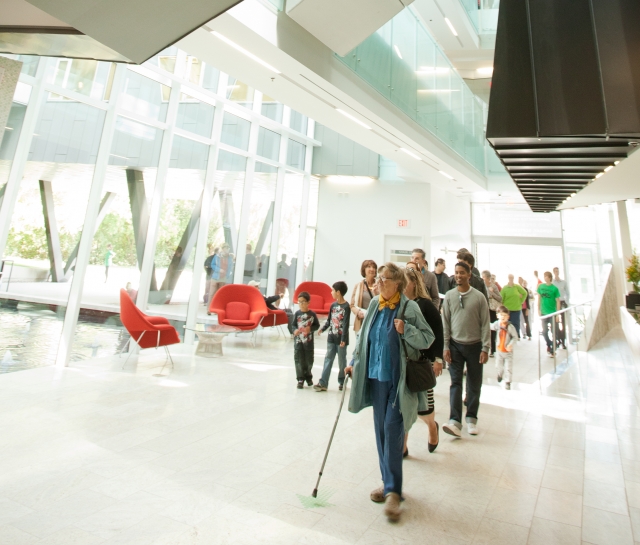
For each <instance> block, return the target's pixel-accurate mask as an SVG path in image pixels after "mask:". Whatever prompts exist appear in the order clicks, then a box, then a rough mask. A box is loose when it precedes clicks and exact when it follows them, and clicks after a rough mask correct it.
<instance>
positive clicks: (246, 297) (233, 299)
mask: <svg viewBox="0 0 640 545" xmlns="http://www.w3.org/2000/svg"><path fill="white" fill-rule="evenodd" d="M209 313H210V314H217V315H218V323H219V324H223V325H229V326H233V327H237V328H238V329H241V330H242V331H255V330H256V329H257V328H258V326H259V325H260V322H261V321H262V319H263V318H264V317H265V316H267V315H268V314H269V311H268V309H267V305H266V303H265V302H264V298H263V297H262V294H261V293H260V291H258V290H257V289H256V288H254V287H253V286H245V285H244V284H227V285H226V286H222V287H221V288H220V289H219V290H218V291H216V293H215V295H214V296H213V298H212V299H211V302H210V303H209Z"/></svg>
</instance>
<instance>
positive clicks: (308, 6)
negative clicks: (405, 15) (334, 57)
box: [286, 0, 413, 56]
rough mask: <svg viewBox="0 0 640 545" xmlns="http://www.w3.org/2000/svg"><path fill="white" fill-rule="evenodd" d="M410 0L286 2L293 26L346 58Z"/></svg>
mask: <svg viewBox="0 0 640 545" xmlns="http://www.w3.org/2000/svg"><path fill="white" fill-rule="evenodd" d="M412 2H413V0H288V1H287V4H286V12H287V15H288V16H289V17H291V18H292V19H293V20H294V21H295V22H296V23H298V24H299V25H300V26H301V27H302V28H304V29H305V30H307V31H308V32H309V33H310V34H312V35H313V36H315V37H316V38H318V40H320V41H321V42H322V43H323V44H325V45H326V46H327V47H328V48H329V49H331V50H332V51H335V52H336V53H337V54H338V55H341V56H345V55H346V54H347V53H348V52H349V51H351V50H352V49H353V48H355V47H356V46H357V45H359V44H360V43H361V42H363V41H364V40H365V39H366V38H368V37H369V36H370V35H371V34H373V33H374V32H375V31H376V30H378V29H379V28H380V27H382V26H383V25H384V24H385V23H386V22H387V21H389V20H391V19H392V18H393V17H395V16H396V15H397V14H398V13H400V12H401V11H402V10H403V9H404V8H405V7H406V6H408V5H409V4H411V3H412Z"/></svg>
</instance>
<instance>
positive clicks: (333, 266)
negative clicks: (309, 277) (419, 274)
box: [313, 178, 431, 299]
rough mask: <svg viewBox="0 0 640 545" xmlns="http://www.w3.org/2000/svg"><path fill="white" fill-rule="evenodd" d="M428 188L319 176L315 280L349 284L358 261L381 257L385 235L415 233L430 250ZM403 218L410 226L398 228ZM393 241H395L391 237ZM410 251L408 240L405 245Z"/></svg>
mask: <svg viewBox="0 0 640 545" xmlns="http://www.w3.org/2000/svg"><path fill="white" fill-rule="evenodd" d="M430 212H431V186H430V185H429V184H427V183H408V182H407V183H396V184H384V183H381V182H380V181H378V180H375V181H373V183H371V184H368V185H361V186H357V185H336V184H334V183H331V182H328V181H327V180H326V179H324V178H322V179H321V181H320V193H319V203H318V231H317V235H316V254H315V263H314V271H313V276H314V280H316V281H319V282H326V283H327V284H329V285H331V284H333V283H334V282H337V281H338V280H344V281H345V282H346V283H347V286H348V287H349V293H348V295H347V299H349V297H350V295H351V290H352V288H353V286H354V285H355V284H356V283H357V282H358V281H359V280H360V278H361V276H360V265H361V264H362V262H363V261H364V260H365V259H373V260H374V261H375V262H376V263H378V265H381V264H382V263H384V261H385V260H386V258H385V255H384V253H385V250H384V242H385V236H387V237H389V236H393V237H401V236H406V237H411V238H410V239H409V240H408V242H410V241H415V237H418V238H419V239H420V240H421V241H422V244H421V245H422V247H423V248H425V251H426V252H427V254H428V253H429V248H430V244H429V240H430V237H431V218H430V216H431V213H430ZM399 219H408V220H410V222H411V224H410V227H409V228H399V227H397V223H398V220H399ZM395 240H396V242H395V244H396V245H397V243H398V242H399V241H398V239H395ZM407 249H408V250H412V249H413V242H411V245H410V246H408V248H407Z"/></svg>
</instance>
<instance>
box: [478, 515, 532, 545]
mask: <svg viewBox="0 0 640 545" xmlns="http://www.w3.org/2000/svg"><path fill="white" fill-rule="evenodd" d="M528 534H529V531H528V528H524V527H522V526H517V525H513V524H508V523H506V522H500V521H498V520H494V519H490V518H483V519H482V521H481V522H480V527H479V528H478V531H477V533H476V536H475V538H474V539H473V542H472V543H473V545H526V543H527V536H528Z"/></svg>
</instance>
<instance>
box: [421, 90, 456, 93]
mask: <svg viewBox="0 0 640 545" xmlns="http://www.w3.org/2000/svg"><path fill="white" fill-rule="evenodd" d="M459 92H460V89H418V93H459Z"/></svg>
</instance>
